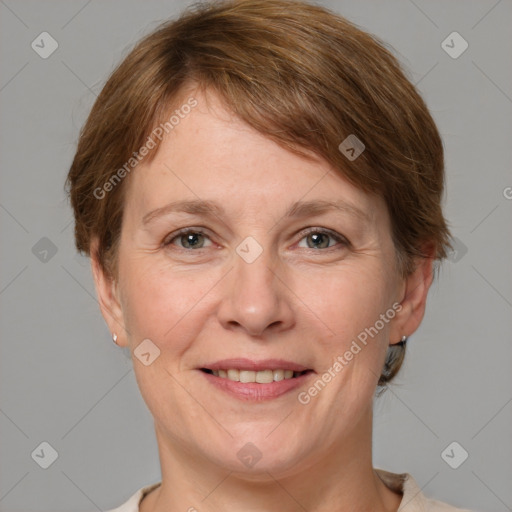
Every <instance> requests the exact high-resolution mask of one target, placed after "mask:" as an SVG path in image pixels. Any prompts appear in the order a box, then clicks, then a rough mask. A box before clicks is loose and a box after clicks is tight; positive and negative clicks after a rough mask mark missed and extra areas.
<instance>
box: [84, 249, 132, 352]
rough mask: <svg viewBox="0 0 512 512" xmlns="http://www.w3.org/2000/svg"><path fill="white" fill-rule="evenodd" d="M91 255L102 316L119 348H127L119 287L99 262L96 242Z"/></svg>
mask: <svg viewBox="0 0 512 512" xmlns="http://www.w3.org/2000/svg"><path fill="white" fill-rule="evenodd" d="M90 254H91V270H92V274H93V278H94V285H95V288H96V294H97V297H98V302H99V305H100V310H101V314H102V315H103V318H104V319H105V322H106V324H107V326H108V328H109V330H110V332H111V333H112V336H114V333H115V336H116V340H115V342H116V344H117V345H119V346H126V345H127V339H126V330H125V326H124V319H123V311H122V308H121V304H120V301H119V298H118V286H117V283H116V281H115V280H114V279H113V278H112V277H111V276H110V275H108V274H107V273H106V271H105V270H104V268H103V267H102V266H101V264H100V262H99V258H98V252H97V241H96V240H95V241H93V242H92V243H91V250H90Z"/></svg>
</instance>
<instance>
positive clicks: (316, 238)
mask: <svg viewBox="0 0 512 512" xmlns="http://www.w3.org/2000/svg"><path fill="white" fill-rule="evenodd" d="M319 237H320V238H321V237H324V241H327V245H325V244H324V245H323V246H322V247H321V246H320V245H321V244H320V245H314V246H313V248H320V249H323V248H325V247H329V237H328V235H326V234H325V233H312V234H309V235H308V238H310V239H312V240H314V241H315V242H318V241H319Z"/></svg>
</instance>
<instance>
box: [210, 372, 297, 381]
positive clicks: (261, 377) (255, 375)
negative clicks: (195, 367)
mask: <svg viewBox="0 0 512 512" xmlns="http://www.w3.org/2000/svg"><path fill="white" fill-rule="evenodd" d="M212 373H213V375H215V376H216V377H221V378H223V379H229V380H232V381H235V382H243V383H247V382H257V383H259V384H270V383H271V382H278V381H281V380H284V379H291V378H293V377H298V376H299V375H300V372H294V371H293V370H261V371H258V372H256V371H253V370H236V369H232V368H230V369H229V370H212Z"/></svg>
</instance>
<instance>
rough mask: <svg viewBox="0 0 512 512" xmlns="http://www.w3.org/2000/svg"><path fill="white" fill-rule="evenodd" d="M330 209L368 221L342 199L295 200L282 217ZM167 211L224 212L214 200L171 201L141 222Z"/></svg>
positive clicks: (145, 222) (361, 212)
mask: <svg viewBox="0 0 512 512" xmlns="http://www.w3.org/2000/svg"><path fill="white" fill-rule="evenodd" d="M330 210H336V211H341V212H343V213H347V214H349V215H352V216H353V217H356V218H358V219H360V220H362V221H364V222H368V223H369V222H370V216H369V215H368V214H367V213H366V212H365V211H363V210H361V209H360V208H357V207H356V206H355V205H353V204H351V203H348V202H347V201H345V200H343V199H339V200H336V201H326V200H315V201H296V202H295V203H293V204H292V205H291V206H290V207H289V208H288V210H287V211H286V212H285V213H284V215H283V217H284V218H300V217H307V216H309V215H318V214H321V213H324V212H327V211H330ZM169 213H188V214H191V215H204V216H206V217H222V216H223V215H225V213H226V212H225V210H224V208H223V207H222V206H221V205H220V204H218V203H215V202H214V201H205V200H202V199H192V200H182V201H173V202H172V203H169V204H166V205H165V206H162V207H160V208H156V209H155V210H152V211H150V212H149V213H147V214H146V215H144V217H143V218H142V224H143V225H144V226H145V225H147V224H148V223H150V222H151V221H153V220H154V219H156V218H159V217H162V216H164V215H167V214H169Z"/></svg>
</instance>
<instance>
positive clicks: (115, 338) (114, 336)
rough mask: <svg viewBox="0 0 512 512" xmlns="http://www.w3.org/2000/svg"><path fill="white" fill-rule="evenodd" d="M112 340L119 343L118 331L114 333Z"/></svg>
mask: <svg viewBox="0 0 512 512" xmlns="http://www.w3.org/2000/svg"><path fill="white" fill-rule="evenodd" d="M112 341H113V342H114V343H115V344H116V345H117V334H116V333H114V334H113V335H112Z"/></svg>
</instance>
